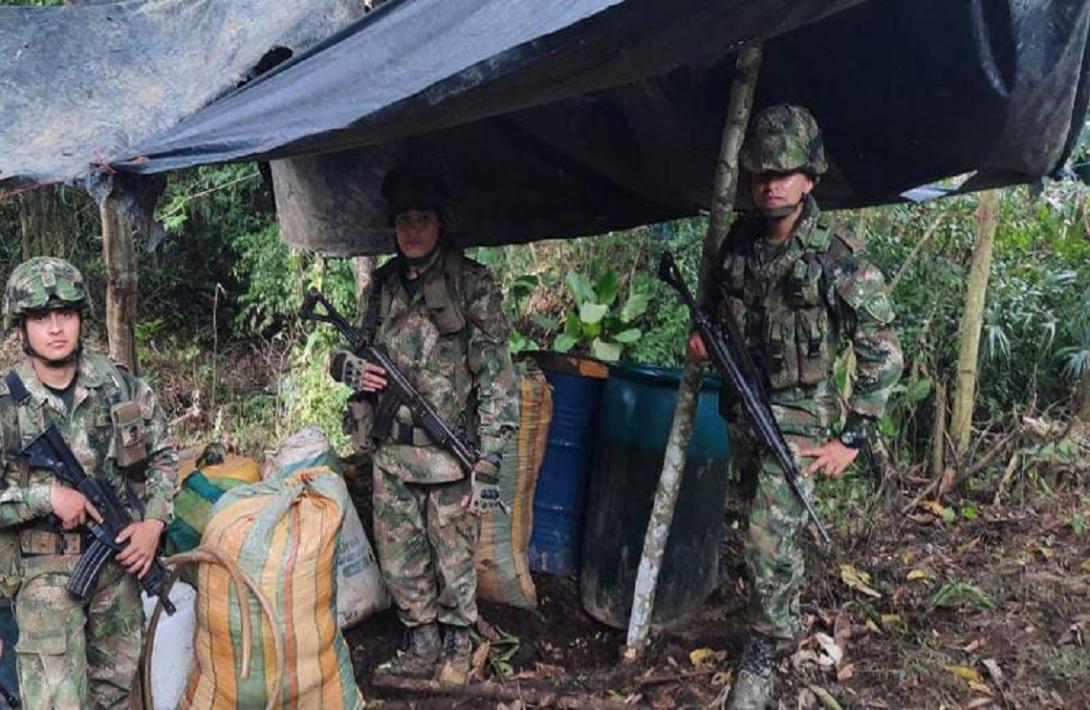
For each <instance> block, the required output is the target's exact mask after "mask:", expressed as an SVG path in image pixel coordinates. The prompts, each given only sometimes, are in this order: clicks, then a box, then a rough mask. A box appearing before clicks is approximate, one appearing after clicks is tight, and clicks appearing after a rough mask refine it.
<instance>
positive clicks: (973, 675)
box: [946, 666, 981, 683]
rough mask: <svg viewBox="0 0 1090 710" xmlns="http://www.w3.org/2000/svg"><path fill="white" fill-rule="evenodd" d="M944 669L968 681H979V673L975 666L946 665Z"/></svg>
mask: <svg viewBox="0 0 1090 710" xmlns="http://www.w3.org/2000/svg"><path fill="white" fill-rule="evenodd" d="M946 670H948V671H950V672H951V673H953V674H954V675H956V676H957V677H958V678H963V679H964V680H967V681H969V682H970V683H979V682H980V680H981V678H980V673H979V672H978V671H977V670H976V669H975V668H970V667H969V666H947V667H946Z"/></svg>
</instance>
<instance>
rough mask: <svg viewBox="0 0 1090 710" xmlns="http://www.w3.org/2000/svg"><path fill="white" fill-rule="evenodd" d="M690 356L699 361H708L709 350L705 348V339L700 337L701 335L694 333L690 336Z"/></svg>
mask: <svg viewBox="0 0 1090 710" xmlns="http://www.w3.org/2000/svg"><path fill="white" fill-rule="evenodd" d="M689 354H690V355H691V356H693V357H694V358H696V359H697V360H707V359H708V349H707V348H706V347H704V339H703V338H701V337H700V333H696V332H694V333H693V334H692V335H690V336H689Z"/></svg>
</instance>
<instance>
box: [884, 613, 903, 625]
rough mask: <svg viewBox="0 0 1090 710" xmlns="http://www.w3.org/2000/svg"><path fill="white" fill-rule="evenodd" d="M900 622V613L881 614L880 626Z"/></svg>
mask: <svg viewBox="0 0 1090 710" xmlns="http://www.w3.org/2000/svg"><path fill="white" fill-rule="evenodd" d="M900 623H901V615H900V614H882V626H886V627H889V626H896V625H898V624H900Z"/></svg>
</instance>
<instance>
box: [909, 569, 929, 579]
mask: <svg viewBox="0 0 1090 710" xmlns="http://www.w3.org/2000/svg"><path fill="white" fill-rule="evenodd" d="M934 578H935V573H934V572H932V571H931V570H926V569H914V570H912V571H911V572H909V573H908V576H907V577H906V579H907V580H908V581H909V582H915V581H916V580H917V579H923V580H932V579H934Z"/></svg>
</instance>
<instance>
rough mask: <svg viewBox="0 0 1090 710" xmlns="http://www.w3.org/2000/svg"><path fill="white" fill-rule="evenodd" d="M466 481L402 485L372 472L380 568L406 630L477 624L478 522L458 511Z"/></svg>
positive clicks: (466, 489) (391, 476)
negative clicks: (436, 623)
mask: <svg viewBox="0 0 1090 710" xmlns="http://www.w3.org/2000/svg"><path fill="white" fill-rule="evenodd" d="M468 493H469V480H468V479H465V480H461V481H455V482H453V483H406V482H405V481H403V480H401V479H400V478H398V477H397V476H395V475H394V474H391V473H388V472H386V471H384V470H382V469H381V468H379V467H378V466H375V488H374V506H373V507H374V521H375V545H376V547H377V548H378V557H379V567H380V568H381V569H382V577H383V579H384V580H385V581H386V586H387V588H388V589H389V590H390V596H391V597H392V598H393V600H394V604H395V605H396V606H397V615H398V618H400V619H401V622H402V623H403V624H405V625H406V626H410V627H412V626H419V625H421V624H427V623H431V622H433V621H439V622H440V623H443V624H449V625H452V626H471V625H473V624H475V623H476V622H477V572H476V570H475V569H474V567H473V549H474V546H475V545H476V544H477V535H478V532H479V530H480V521H479V520H478V519H477V518H475V517H473V516H471V515H469V514H468V513H466V512H465V511H464V510H463V509H462V505H461V504H462V498H463V497H464V496H465V495H467V494H468Z"/></svg>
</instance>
